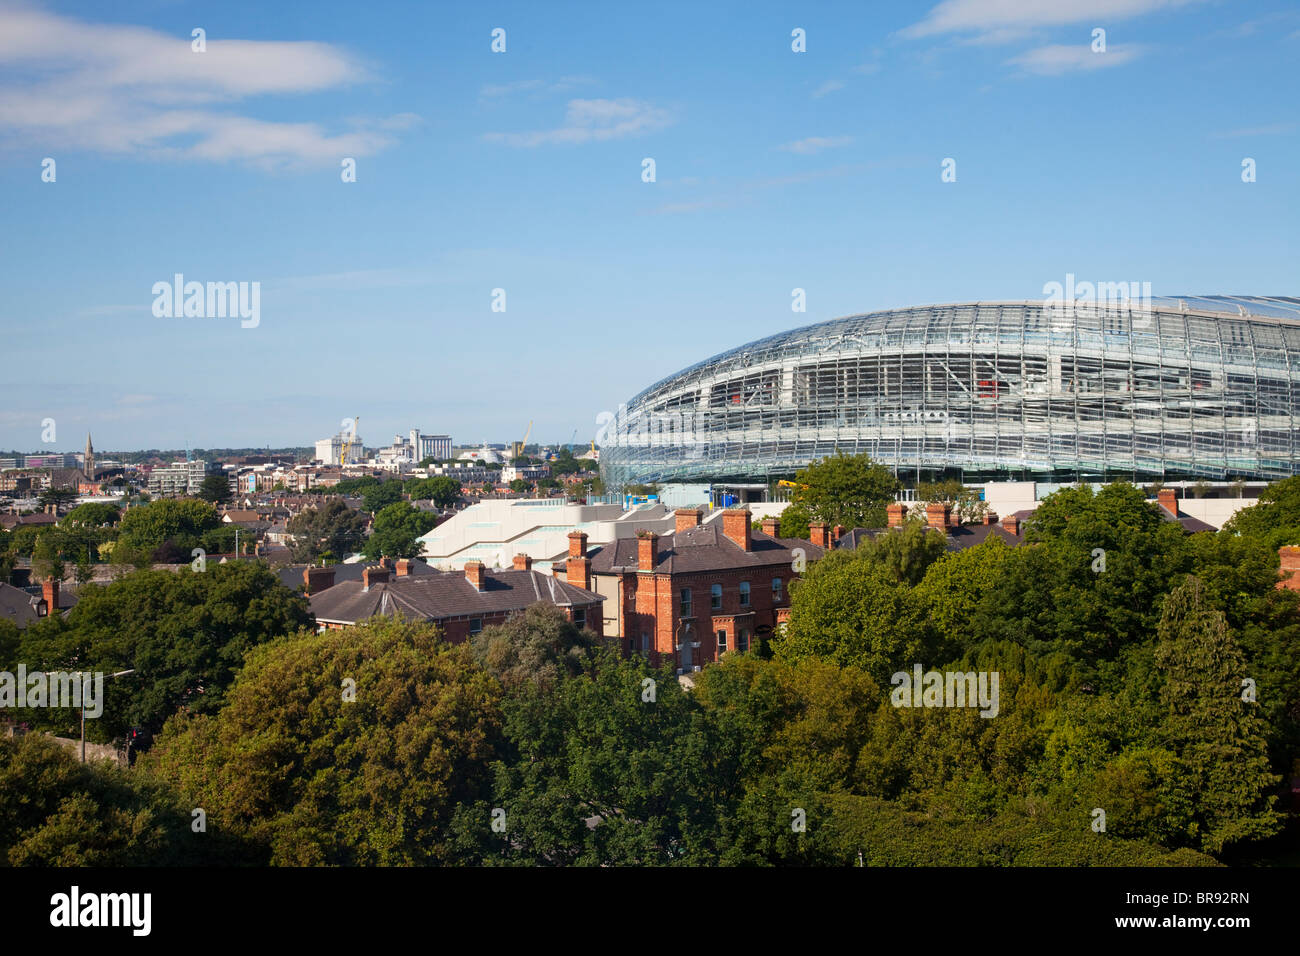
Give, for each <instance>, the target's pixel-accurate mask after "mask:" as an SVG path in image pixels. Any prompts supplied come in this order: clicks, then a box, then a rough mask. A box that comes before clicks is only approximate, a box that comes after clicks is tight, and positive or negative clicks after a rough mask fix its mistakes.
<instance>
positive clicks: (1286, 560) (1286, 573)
mask: <svg viewBox="0 0 1300 956" xmlns="http://www.w3.org/2000/svg"><path fill="white" fill-rule="evenodd" d="M1277 556H1278V560H1279V562H1280V564H1281V567H1279V568H1278V572H1279V573H1280V574H1281V575H1282V579H1281V580H1280V581H1278V582H1277V586H1278V587H1279V588H1287V589H1288V590H1291V591H1300V576H1297V575H1296V572H1297V571H1300V547H1296V546H1295V545H1293V544H1284V545H1282V547H1280V548H1278V549H1277Z"/></svg>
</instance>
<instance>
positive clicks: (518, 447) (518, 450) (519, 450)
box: [510, 422, 533, 458]
mask: <svg viewBox="0 0 1300 956" xmlns="http://www.w3.org/2000/svg"><path fill="white" fill-rule="evenodd" d="M532 433H533V423H532V422H529V423H528V431H526V432H524V440H523V441H521V442H515V447H514V454H513V455H511V456H510V457H511V458H520V457H522V456H523V454H524V449H525V448H527V447H528V436H529V435H531V434H532Z"/></svg>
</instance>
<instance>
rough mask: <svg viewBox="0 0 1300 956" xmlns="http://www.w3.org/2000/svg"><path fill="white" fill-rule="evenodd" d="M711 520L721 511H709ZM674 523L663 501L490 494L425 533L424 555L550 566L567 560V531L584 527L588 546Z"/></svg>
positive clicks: (451, 566) (451, 563)
mask: <svg viewBox="0 0 1300 956" xmlns="http://www.w3.org/2000/svg"><path fill="white" fill-rule="evenodd" d="M700 507H701V509H702V510H704V511H705V520H706V521H710V520H713V519H715V518H716V517H717V515H719V514H721V512H720V511H714V512H712V513H709V511H708V508H707V506H700ZM675 527H676V519H675V518H674V517H673V512H672V509H669V508H666V507H664V506H663V505H660V504H650V505H639V506H637V507H635V508H630V509H626V510H625V509H624V508H623V506H622V505H578V504H570V503H568V502H566V501H565V500H564V499H562V498H541V499H532V498H509V499H490V500H487V501H481V502H479V503H478V504H474V505H470V506H469V507H468V508H466V509H465V510H464V511H459V512H457V513H456V514H454V515H452V516H451V517H450V518H448V519H447V520H446V521H444V522H443V523H442V524H440V525H438V527H436V528H434V529H433V530H432V531H430V532H429V533H428V534H426V535H425V536H424V537H423V538H421V539H420V540H421V542H422V543H423V545H424V552H423V555H424V558H425V559H426V560H427V561H428V562H429V564H431V565H432V566H433V567H435V568H440V569H442V570H460V569H462V568H464V567H465V562H467V561H482V562H483V563H484V564H486V565H487V566H488V567H503V568H508V567H510V565H511V562H512V561H513V560H514V556H515V555H516V554H526V555H528V556H529V557H530V558H532V559H533V567H534V568H535V569H536V570H539V571H549V570H550V569H551V563H552V562H553V561H557V560H558V561H563V560H564V556H565V555H567V554H568V550H569V532H570V531H585V532H586V534H587V544H588V547H595V546H599V545H602V544H608V543H609V542H611V541H613V540H615V539H616V538H631V537H635V536H636V533H637V532H638V531H640V530H642V529H646V530H649V531H657V532H659V533H660V534H668V533H671V532H672V531H673V530H674V528H675Z"/></svg>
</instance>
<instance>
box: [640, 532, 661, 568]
mask: <svg viewBox="0 0 1300 956" xmlns="http://www.w3.org/2000/svg"><path fill="white" fill-rule="evenodd" d="M658 563H659V535H657V534H655V533H654V532H653V531H638V532H637V535H636V567H637V570H638V571H653V570H654V569H655V565H656V564H658Z"/></svg>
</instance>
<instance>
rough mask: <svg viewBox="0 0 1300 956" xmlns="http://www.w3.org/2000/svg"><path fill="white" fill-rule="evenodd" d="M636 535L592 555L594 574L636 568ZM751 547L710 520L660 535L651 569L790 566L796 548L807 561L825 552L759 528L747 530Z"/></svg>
mask: <svg viewBox="0 0 1300 956" xmlns="http://www.w3.org/2000/svg"><path fill="white" fill-rule="evenodd" d="M638 540H639V539H637V538H618V539H616V540H614V541H612V542H610V543H609V544H607V545H605V546H604V547H602V548H601V549H600V550H598V551H596V552H595V553H594V554H593V555H592V556H591V570H592V573H593V574H618V573H620V572H622V571H635V570H637V550H638V548H637V542H638ZM750 542H751V543H750V550H749V551H745V550H743V549H742V548H741V547H740V545H738V544H736V542H734V541H732V540H731V539H730V538H728V537H727V536H726V535H725V534H723V533H722V523H721V522H720V521H711V522H709V523H708V524H701V525H696V526H695V527H694V528H687V529H686V530H684V531H677V532H674V533H672V534H664V535H660V536H659V541H658V544H657V550H656V561H655V567H654V570H655V571H656V572H657V573H659V574H695V573H698V572H701V571H729V570H738V569H744V568H763V567H772V566H773V565H789V564H790V563H791V562H792V561H793V560H794V554H793V550H794V549H795V548H799V549H801V550H802V551H803V552H804V557H805V558H806V559H807V560H816V559H817V558H820V557H821V556H822V555H824V554H825V553H826V551H825V549H824V548H820V547H818V546H817V545H815V544H813V543H812V542H811V541H804V540H802V539H799V538H773V537H771V536H769V535H766V534H764V533H763V532H761V531H751V532H750Z"/></svg>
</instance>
